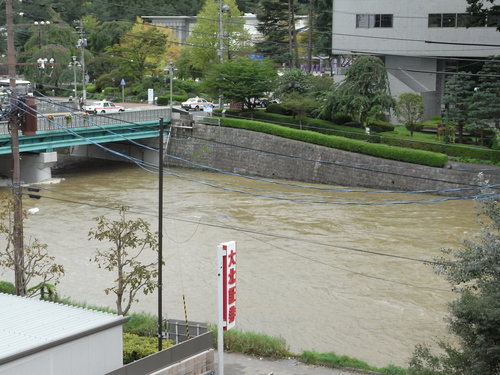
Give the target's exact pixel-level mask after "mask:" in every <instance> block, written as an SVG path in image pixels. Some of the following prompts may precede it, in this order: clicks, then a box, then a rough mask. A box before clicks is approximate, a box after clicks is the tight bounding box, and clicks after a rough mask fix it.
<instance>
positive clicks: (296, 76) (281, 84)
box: [274, 68, 313, 99]
mask: <svg viewBox="0 0 500 375" xmlns="http://www.w3.org/2000/svg"><path fill="white" fill-rule="evenodd" d="M312 77H313V76H312V75H311V74H308V73H304V72H303V71H302V70H300V69H297V68H291V69H285V70H284V71H283V74H282V75H280V77H279V78H278V80H277V84H276V89H275V90H274V96H275V97H277V98H280V99H282V98H284V97H285V96H287V95H289V94H292V93H299V94H304V93H306V92H308V91H309V90H310V89H311V86H312Z"/></svg>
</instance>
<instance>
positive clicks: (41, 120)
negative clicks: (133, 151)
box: [0, 108, 170, 155]
mask: <svg viewBox="0 0 500 375" xmlns="http://www.w3.org/2000/svg"><path fill="white" fill-rule="evenodd" d="M160 118H163V119H164V124H165V125H167V124H169V123H170V110H169V109H168V108H160V109H152V110H143V111H128V112H127V111H126V112H121V113H116V114H109V115H83V114H73V115H69V114H60V115H45V116H39V117H38V127H37V128H38V130H37V133H36V135H30V136H25V135H22V134H20V135H19V151H20V152H28V153H29V152H33V153H40V152H50V151H53V150H55V149H57V148H62V147H69V146H80V145H90V144H96V143H99V144H100V143H110V142H123V141H127V140H137V139H146V138H155V137H158V134H159V123H160ZM165 134H167V132H165ZM10 153H11V139H10V134H9V131H8V126H7V122H0V155H5V154H10Z"/></svg>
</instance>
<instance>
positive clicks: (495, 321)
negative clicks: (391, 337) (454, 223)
mask: <svg viewBox="0 0 500 375" xmlns="http://www.w3.org/2000/svg"><path fill="white" fill-rule="evenodd" d="M490 195H491V194H490ZM479 213H480V214H481V215H482V217H483V221H482V222H481V224H482V230H481V233H480V234H479V235H478V236H477V237H476V238H475V239H468V240H465V241H464V247H463V248H462V249H459V250H450V249H447V250H443V251H444V254H445V257H442V258H439V259H437V260H436V265H435V269H436V271H437V272H438V273H439V274H442V275H444V276H445V277H446V278H447V279H448V281H450V283H451V284H452V285H453V290H454V291H455V292H457V293H458V294H459V297H458V299H457V300H455V301H453V302H452V303H451V304H450V306H449V309H450V314H451V318H450V319H449V326H448V328H449V331H450V332H451V333H452V334H453V335H455V336H456V338H457V339H458V342H457V345H452V344H449V343H446V342H442V343H441V344H440V346H441V348H442V349H443V350H444V354H442V355H434V354H432V353H431V351H430V350H429V349H428V348H426V347H425V346H419V347H417V350H416V352H415V355H414V357H413V359H412V361H411V370H412V371H413V372H412V374H422V375H423V374H428V375H430V374H443V375H445V374H446V375H497V374H499V373H500V330H499V329H498V327H499V326H500V267H499V264H500V207H499V203H498V202H496V201H495V200H494V199H493V198H490V199H487V200H485V201H483V202H482V203H481V204H480V207H479Z"/></svg>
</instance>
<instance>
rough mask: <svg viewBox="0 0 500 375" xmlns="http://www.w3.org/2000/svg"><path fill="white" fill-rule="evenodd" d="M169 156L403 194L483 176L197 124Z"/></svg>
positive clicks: (496, 176)
mask: <svg viewBox="0 0 500 375" xmlns="http://www.w3.org/2000/svg"><path fill="white" fill-rule="evenodd" d="M168 153H169V154H173V155H175V156H178V157H180V158H183V159H186V160H189V161H192V162H195V163H199V164H203V165H207V166H210V167H212V168H218V169H222V170H224V171H231V172H236V173H241V174H247V175H256V176H264V177H270V178H280V179H293V180H297V181H304V182H311V183H322V184H331V185H343V186H352V187H355V186H359V187H367V188H377V189H391V190H392V189H394V190H401V191H408V190H436V189H455V188H467V187H472V186H474V185H476V184H475V183H474V182H473V181H474V179H475V178H476V176H477V173H478V172H479V171H478V170H461V167H462V166H461V165H459V164H457V163H455V164H450V165H449V166H448V168H430V167H424V166H420V165H415V164H410V163H401V162H397V161H391V160H387V159H380V158H375V157H371V156H365V155H360V154H355V153H350V152H346V151H341V150H336V149H331V148H327V147H323V146H316V145H312V144H308V143H304V142H299V141H294V140H288V139H284V138H280V137H275V136H271V135H268V134H262V133H256V132H251V131H247V130H240V129H231V128H221V127H217V126H208V125H202V124H196V125H195V127H194V129H193V133H192V134H191V135H190V136H189V137H188V138H172V139H171V140H170V144H169V148H168ZM167 164H168V165H169V166H180V167H196V166H194V165H193V164H190V163H188V162H183V161H178V160H173V159H167ZM468 167H470V165H468ZM494 169H495V171H494V172H491V171H488V172H485V176H486V178H488V179H490V183H498V182H500V168H494ZM462 194H463V193H462ZM469 194H470V193H469ZM454 195H457V193H454Z"/></svg>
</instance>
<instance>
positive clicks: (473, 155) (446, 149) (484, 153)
mask: <svg viewBox="0 0 500 375" xmlns="http://www.w3.org/2000/svg"><path fill="white" fill-rule="evenodd" d="M381 142H382V143H384V144H387V145H391V146H397V147H405V148H411V149H415V150H424V151H431V152H439V153H442V154H446V155H449V156H454V157H457V158H466V159H475V160H490V161H492V162H499V161H500V150H492V149H487V148H484V149H482V148H478V147H470V146H467V145H461V144H449V143H448V144H445V143H431V142H419V141H412V140H409V139H401V138H393V137H383V136H382V137H381Z"/></svg>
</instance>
